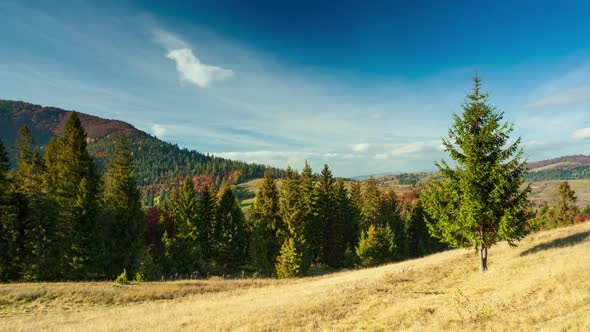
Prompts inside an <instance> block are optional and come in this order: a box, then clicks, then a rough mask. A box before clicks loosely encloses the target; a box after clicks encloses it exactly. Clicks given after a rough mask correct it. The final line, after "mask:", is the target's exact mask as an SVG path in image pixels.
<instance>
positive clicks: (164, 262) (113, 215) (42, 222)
mask: <svg viewBox="0 0 590 332" xmlns="http://www.w3.org/2000/svg"><path fill="white" fill-rule="evenodd" d="M16 145H17V148H18V156H17V158H16V164H17V167H16V168H13V169H11V167H10V164H9V159H8V156H7V154H6V151H5V148H4V145H3V144H2V142H1V141H0V188H1V189H2V190H1V195H0V227H1V231H2V232H1V234H0V279H1V280H31V281H37V280H104V279H113V278H115V277H116V276H117V275H119V274H120V273H121V272H123V271H126V273H128V274H129V275H131V276H135V277H136V278H137V279H138V280H154V279H159V278H162V277H164V278H178V277H189V276H192V277H205V276H206V275H207V274H230V273H239V272H242V271H247V272H248V273H256V274H258V275H260V276H276V277H294V276H302V275H305V274H308V273H311V272H310V270H311V269H313V268H318V267H324V268H326V267H327V268H344V267H354V266H372V265H376V264H380V263H384V262H388V261H395V260H402V259H406V258H409V257H416V256H421V255H425V254H428V253H431V252H434V251H437V250H441V249H443V248H444V246H443V245H441V244H440V243H439V242H438V240H436V239H434V238H432V237H431V236H430V235H429V233H428V230H427V226H426V224H425V222H424V216H423V214H424V210H423V208H422V206H421V201H420V198H419V195H418V194H417V193H415V192H414V193H410V194H408V195H406V196H405V197H401V198H400V197H398V196H397V195H396V194H395V193H394V192H393V191H388V192H383V191H381V190H380V189H379V188H378V187H377V184H376V182H375V180H374V179H370V180H369V181H368V182H367V183H366V184H365V186H364V188H363V186H362V185H361V183H360V182H353V183H352V184H350V185H348V186H347V185H345V183H344V181H343V180H342V179H335V178H334V176H333V175H332V173H331V171H330V169H329V168H328V166H325V167H324V169H323V170H322V172H321V173H320V174H319V175H316V174H314V173H313V172H312V169H311V167H310V166H309V165H308V164H307V163H306V164H305V167H304V169H303V171H302V172H301V174H299V173H298V172H296V171H294V170H292V169H290V168H289V169H288V170H287V171H285V172H284V173H285V176H284V178H283V179H282V185H281V186H280V187H279V186H277V182H276V180H275V178H274V176H273V175H276V174H273V172H271V171H270V170H269V171H267V172H265V176H264V180H263V182H262V185H261V186H260V189H259V191H258V192H257V194H256V197H255V202H254V204H253V205H252V207H251V210H250V211H249V213H248V217H246V216H245V214H244V212H243V211H242V209H241V207H240V204H239V202H238V200H237V199H236V192H235V187H233V186H232V185H231V184H229V183H224V184H222V185H219V186H218V185H216V184H215V183H209V184H207V185H205V186H204V187H203V186H197V185H196V184H195V183H194V182H193V178H192V177H190V176H188V177H187V178H186V179H185V180H184V181H183V182H182V185H181V186H180V187H177V188H175V189H172V190H171V192H172V194H171V197H170V200H169V201H167V202H163V203H162V204H161V206H160V207H145V206H143V207H142V203H141V192H140V190H139V186H138V181H137V178H136V175H135V170H134V169H135V164H134V160H133V153H132V150H131V149H130V147H129V143H128V141H127V139H126V137H125V136H123V135H121V136H119V137H117V139H116V140H115V141H114V144H113V150H112V158H110V160H109V162H108V163H107V164H106V165H104V169H105V171H104V172H101V171H100V169H99V167H98V166H97V163H96V161H95V160H94V158H92V157H91V155H90V153H89V152H88V146H87V137H86V134H85V132H84V129H83V127H82V125H81V123H80V121H79V119H78V117H77V115H76V113H71V114H70V115H69V117H68V118H67V121H66V123H65V129H64V134H63V136H57V135H56V136H54V137H53V138H52V139H51V141H50V142H49V144H48V146H47V148H46V149H45V151H44V153H43V154H41V152H40V151H39V149H38V148H36V145H35V142H34V140H33V137H32V135H31V132H30V130H29V129H28V128H27V127H23V128H21V130H19V137H18V140H17V144H16Z"/></svg>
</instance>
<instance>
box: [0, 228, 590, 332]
mask: <svg viewBox="0 0 590 332" xmlns="http://www.w3.org/2000/svg"><path fill="white" fill-rule="evenodd" d="M589 251H590V223H585V224H579V225H576V226H572V227H568V228H563V229H556V230H552V231H547V232H542V233H537V234H534V235H531V236H529V237H528V238H526V239H524V240H523V241H522V242H521V243H520V245H519V246H518V247H517V248H510V247H509V246H508V245H507V244H505V243H501V244H499V245H497V246H495V247H493V248H492V249H491V251H490V260H491V261H490V271H489V272H488V273H486V274H484V275H481V274H479V273H478V272H477V266H476V264H477V261H476V256H475V255H474V253H473V251H468V250H453V251H448V252H444V253H440V254H436V255H432V256H429V257H426V258H422V259H416V260H412V261H407V262H402V263H397V264H390V265H386V266H382V267H378V268H373V269H364V270H358V271H348V272H340V273H335V274H332V275H326V276H322V277H313V278H304V279H299V280H292V281H280V280H233V281H184V282H167V283H145V284H134V285H131V286H119V287H115V286H113V285H112V284H110V283H71V284H66V283H62V284H12V285H0V318H1V319H0V330H11V331H17V330H41V329H43V330H71V331H79V330H115V331H127V330H169V331H172V330H179V329H187V330H201V331H208V330H288V329H298V330H299V329H302V330H317V329H319V330H359V329H369V330H391V329H428V330H432V329H437V330H438V329H452V330H457V329H464V330H472V329H494V330H537V329H540V328H546V329H551V330H589V329H590V315H588V311H589V310H590V284H589V283H588V271H589V269H590V256H588V252H589Z"/></svg>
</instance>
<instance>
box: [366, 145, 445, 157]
mask: <svg viewBox="0 0 590 332" xmlns="http://www.w3.org/2000/svg"><path fill="white" fill-rule="evenodd" d="M443 150H444V146H443V145H442V144H441V142H440V141H425V142H412V143H402V144H395V145H393V147H392V148H390V149H389V150H387V151H385V152H383V153H378V154H376V155H375V157H374V159H376V160H387V159H392V158H396V157H403V158H407V157H427V158H431V157H432V156H433V155H434V154H437V153H439V152H441V151H443Z"/></svg>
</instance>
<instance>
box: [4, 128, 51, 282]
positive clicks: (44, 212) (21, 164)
mask: <svg viewBox="0 0 590 332" xmlns="http://www.w3.org/2000/svg"><path fill="white" fill-rule="evenodd" d="M16 146H17V148H18V150H19V153H18V155H17V158H16V161H17V169H16V172H15V176H14V182H15V187H16V190H17V191H18V192H19V193H20V195H21V196H22V198H23V205H22V209H21V213H20V216H21V217H20V219H21V220H22V233H21V235H22V237H21V238H20V239H19V242H21V246H22V252H21V253H20V260H21V261H22V264H23V266H22V275H23V276H22V277H23V279H25V280H50V279H55V278H56V277H57V276H58V275H59V271H57V270H56V267H57V265H58V260H57V259H58V256H59V253H58V252H56V249H57V247H56V246H57V242H56V240H57V239H56V238H55V236H56V234H55V226H56V223H57V214H58V209H57V206H56V204H55V202H54V201H53V200H51V199H50V198H49V196H48V195H47V192H46V191H45V190H44V189H45V187H46V186H45V174H46V168H45V163H44V162H43V159H42V158H41V156H40V154H39V151H38V150H37V149H36V148H35V147H34V146H35V142H34V140H33V138H32V135H31V131H30V130H29V128H27V127H26V126H25V127H22V128H21V129H20V130H19V138H18V140H17V142H16Z"/></svg>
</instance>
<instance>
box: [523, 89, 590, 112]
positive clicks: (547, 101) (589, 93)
mask: <svg viewBox="0 0 590 332" xmlns="http://www.w3.org/2000/svg"><path fill="white" fill-rule="evenodd" d="M585 102H590V86H582V87H578V88H574V89H570V90H565V91H560V92H557V93H554V94H551V95H547V96H545V97H542V98H540V99H538V100H536V101H534V102H532V103H530V104H529V105H527V107H529V108H541V107H558V106H567V105H574V104H580V103H585Z"/></svg>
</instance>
